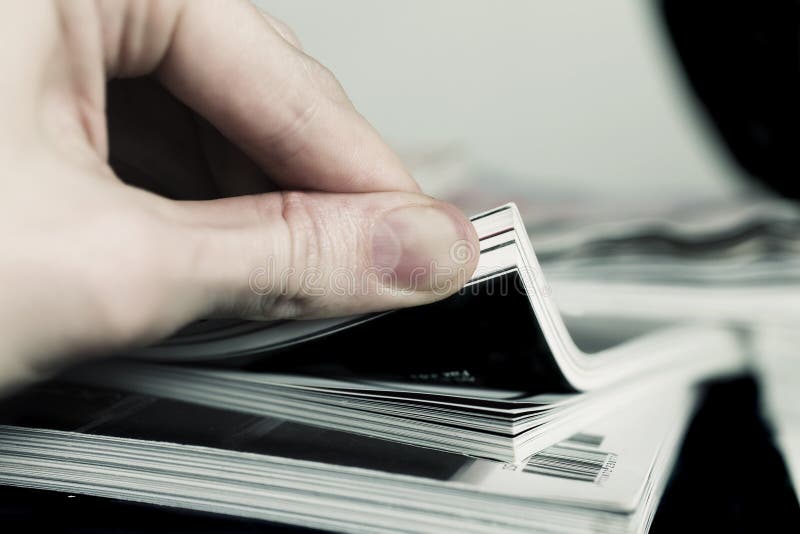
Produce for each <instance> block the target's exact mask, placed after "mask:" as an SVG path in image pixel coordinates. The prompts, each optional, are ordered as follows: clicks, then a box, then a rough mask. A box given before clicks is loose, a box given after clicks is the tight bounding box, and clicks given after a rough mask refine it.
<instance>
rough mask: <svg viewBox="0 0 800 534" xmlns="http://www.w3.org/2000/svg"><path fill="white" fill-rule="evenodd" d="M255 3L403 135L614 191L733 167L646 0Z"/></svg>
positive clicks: (707, 185)
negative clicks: (287, 27)
mask: <svg viewBox="0 0 800 534" xmlns="http://www.w3.org/2000/svg"><path fill="white" fill-rule="evenodd" d="M256 4H258V5H259V6H260V7H262V8H263V9H265V10H266V11H268V12H270V13H271V14H272V15H274V16H276V17H278V18H279V19H281V20H283V21H284V22H286V23H287V24H289V25H290V26H291V27H292V28H293V29H294V30H295V32H296V33H297V35H298V36H299V38H300V40H301V41H302V43H303V46H304V48H305V49H306V51H307V52H308V53H309V54H311V55H313V56H314V57H316V58H317V59H319V60H320V61H321V62H322V63H324V64H325V65H327V66H328V67H329V68H330V69H331V70H333V71H334V73H335V74H336V75H337V77H338V78H339V80H340V82H341V83H342V84H343V85H344V87H345V89H346V90H347V91H348V93H349V95H350V96H351V98H352V100H353V102H354V103H355V105H356V107H357V108H358V109H359V110H360V111H361V112H362V114H363V115H365V116H366V117H367V119H368V120H370V122H372V123H373V124H374V125H375V127H376V128H377V129H378V130H379V131H380V132H381V133H382V134H383V135H384V137H385V138H386V139H387V141H389V142H390V144H392V145H393V146H394V147H395V148H397V149H399V150H401V151H408V150H410V151H414V150H420V149H429V148H433V149H436V148H441V147H456V149H458V150H459V151H460V153H462V154H466V155H468V157H469V158H470V161H471V164H472V165H474V166H477V167H479V168H480V169H482V172H484V173H486V175H487V176H491V175H493V174H494V175H498V176H501V175H502V176H504V177H506V178H510V179H512V180H517V181H519V180H523V181H525V183H526V184H528V183H530V184H533V187H536V188H544V189H548V188H558V189H566V190H580V191H582V192H583V193H588V194H590V195H596V196H597V197H598V198H608V199H620V198H621V197H628V198H629V199H630V197H634V198H635V197H638V196H649V197H651V198H652V197H653V196H654V195H659V196H661V197H662V198H670V197H671V196H678V197H685V196H689V197H695V196H708V195H712V196H716V195H723V194H725V193H726V192H730V191H731V189H732V188H734V187H735V185H736V184H737V183H738V182H737V180H736V178H737V177H738V171H737V170H736V169H735V167H734V166H733V165H732V163H731V162H730V161H729V159H728V158H727V155H726V154H725V153H724V152H723V151H722V150H721V148H720V146H719V145H718V143H717V141H716V138H715V136H712V135H709V132H710V129H709V128H708V127H707V124H706V123H705V120H704V118H703V117H702V115H701V114H698V113H696V106H695V104H694V101H693V99H692V98H691V96H690V95H689V93H688V91H687V89H686V87H685V85H684V83H683V80H682V78H681V74H680V71H679V70H678V68H677V65H676V63H675V58H674V57H673V56H672V51H671V49H670V47H669V43H668V42H667V41H666V36H665V35H664V33H663V31H662V28H661V27H660V23H659V20H658V18H657V14H656V12H655V11H654V9H653V6H652V5H651V4H650V3H649V2H641V1H634V0H603V1H602V2H600V1H592V0H550V1H538V0H503V1H494V2H490V1H484V0H467V1H457V0H428V1H425V0H404V1H402V2H399V1H398V2H387V1H371V0H337V1H324V0H261V1H257V2H256ZM739 178H740V177H739Z"/></svg>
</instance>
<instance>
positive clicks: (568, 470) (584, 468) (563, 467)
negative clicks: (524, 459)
mask: <svg viewBox="0 0 800 534" xmlns="http://www.w3.org/2000/svg"><path fill="white" fill-rule="evenodd" d="M616 458H617V455H616V454H613V453H609V452H603V451H591V450H586V449H578V448H575V447H569V446H565V445H553V446H552V447H549V448H547V449H545V450H543V451H542V452H540V453H538V454H535V455H533V456H532V457H531V459H530V460H528V463H527V464H526V465H525V467H524V468H523V472H525V473H536V474H537V475H547V476H552V477H558V478H568V479H572V480H584V481H586V482H595V481H597V480H598V479H599V478H601V476H602V475H604V474H608V473H609V472H610V471H611V469H612V468H613V467H614V464H615V463H616Z"/></svg>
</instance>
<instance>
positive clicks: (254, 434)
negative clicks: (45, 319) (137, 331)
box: [0, 205, 743, 532]
mask: <svg viewBox="0 0 800 534" xmlns="http://www.w3.org/2000/svg"><path fill="white" fill-rule="evenodd" d="M473 224H474V225H475V228H476V230H477V231H478V235H479V236H480V243H481V251H480V261H479V266H478V269H477V271H476V272H475V274H474V275H473V278H472V279H471V280H470V281H469V283H468V284H467V285H466V287H465V288H464V289H462V290H461V291H460V292H458V293H457V294H455V295H453V296H452V297H449V298H448V299H445V300H444V301H441V302H439V303H436V304H431V305H427V306H422V307H417V308H412V309H405V310H397V311H393V312H388V313H380V314H373V315H367V316H358V317H346V318H341V319H331V320H324V321H313V322H273V323H253V322H235V321H227V322H219V321H205V322H202V323H199V324H196V325H192V326H191V327H190V328H187V329H186V330H185V331H183V332H181V333H179V334H178V335H177V336H175V337H173V338H171V339H170V340H168V341H167V342H165V343H162V344H160V345H158V346H153V347H150V348H147V349H144V350H141V351H139V352H137V353H135V354H131V355H130V357H129V358H126V359H119V358H117V359H114V360H107V361H104V362H99V363H93V364H90V365H85V366H83V367H81V368H76V369H72V370H70V371H68V372H67V373H65V374H64V375H62V376H60V377H58V378H56V379H54V380H52V381H50V382H48V383H44V384H38V385H36V386H33V387H31V388H28V389H26V390H24V391H21V392H19V393H18V394H16V395H15V396H12V397H10V398H7V399H5V400H4V402H3V403H2V404H0V483H2V484H6V485H14V486H22V487H29V488H37V489H45V490H54V491H63V492H70V493H78V494H87V495H95V496H102V497H111V498H117V499H128V500H132V501H137V502H143V503H151V504H154V505H165V506H173V507H181V508H188V509H194V510H201V511H206V512H215V513H220V514H229V515H236V516H242V517H251V518H261V519H265V520H270V521H276V522H283V523H288V524H293V525H300V526H307V527H314V528H322V529H329V530H334V531H349V532H367V531H368V532H375V531H387V532H388V531H406V532H453V531H454V530H460V531H464V532H506V531H507V532H534V531H544V532H644V531H646V530H647V529H648V527H649V525H650V521H651V520H652V517H653V514H654V512H655V510H656V507H657V505H658V502H659V499H660V496H661V494H662V492H663V490H664V487H665V484H666V482H667V480H668V478H669V475H670V472H671V468H672V464H673V462H674V460H675V457H676V454H677V451H678V449H679V446H680V443H681V439H682V436H683V432H684V429H685V428H686V426H687V423H688V421H689V420H690V417H691V415H692V411H693V409H694V407H695V404H696V401H697V388H698V385H699V384H701V383H702V382H703V381H704V380H706V379H708V378H709V377H717V376H719V375H722V374H729V373H734V372H737V371H738V370H740V369H741V366H742V364H743V358H742V354H741V349H740V343H739V340H738V339H737V335H736V333H735V332H733V331H730V330H729V329H726V328H725V327H723V326H719V325H713V324H697V323H695V324H691V325H686V324H680V323H679V322H666V321H655V320H652V319H648V320H634V319H631V318H626V319H625V320H623V321H618V322H616V323H615V322H613V321H609V320H607V319H603V320H594V319H592V318H591V317H566V316H562V314H561V313H560V312H559V310H558V309H557V308H556V306H555V305H554V302H553V299H552V297H551V290H550V288H549V286H548V285H547V283H546V281H545V279H544V276H543V274H542V272H541V270H540V268H539V264H538V262H537V259H536V256H535V255H534V252H533V248H532V246H531V243H530V241H529V239H528V236H527V234H526V231H525V228H524V226H523V224H522V221H521V218H520V216H519V213H518V212H517V210H516V208H515V207H514V205H507V206H503V207H500V208H497V209H495V210H492V211H489V212H486V213H483V214H480V215H478V216H476V217H474V218H473Z"/></svg>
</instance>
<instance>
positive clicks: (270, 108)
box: [103, 0, 418, 192]
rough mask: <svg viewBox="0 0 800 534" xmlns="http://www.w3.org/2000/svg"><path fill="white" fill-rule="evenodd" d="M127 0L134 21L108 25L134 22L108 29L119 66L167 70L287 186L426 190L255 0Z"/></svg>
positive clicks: (121, 69) (186, 96)
mask: <svg viewBox="0 0 800 534" xmlns="http://www.w3.org/2000/svg"><path fill="white" fill-rule="evenodd" d="M127 5H129V6H131V5H133V6H135V8H134V7H130V8H129V9H128V12H127V13H126V14H125V17H126V18H125V21H126V23H125V24H124V25H120V24H117V25H116V26H115V25H113V24H109V25H108V27H109V28H112V30H113V29H114V28H117V27H122V28H123V29H124V31H122V30H116V31H112V30H109V31H108V32H107V34H108V35H106V48H107V50H108V53H107V56H108V60H107V68H108V70H109V72H110V73H112V74H117V75H120V76H136V75H142V74H146V73H149V72H154V73H155V74H157V75H158V77H159V78H160V79H161V80H162V81H163V83H164V84H165V85H166V86H167V87H168V88H169V89H170V90H171V91H172V92H173V93H174V94H175V95H176V96H178V97H179V98H180V99H182V100H183V101H184V102H185V103H187V104H188V105H189V106H190V107H192V108H193V109H194V110H196V111H197V112H199V113H200V114H201V115H203V116H205V117H206V118H207V119H208V120H209V121H210V122H211V123H212V124H214V126H215V127H216V128H218V129H219V130H220V131H221V132H222V134H223V135H225V136H226V137H227V138H228V139H230V140H232V141H234V142H235V143H236V144H237V145H239V146H240V147H241V148H242V149H243V150H244V151H245V152H246V153H247V154H248V155H249V156H250V157H251V158H252V159H253V160H254V161H255V162H256V163H257V164H258V165H259V166H260V167H261V168H262V169H263V170H264V171H265V172H266V173H267V174H268V175H269V176H270V177H271V178H272V179H273V180H274V181H275V182H276V183H277V184H278V185H279V186H281V187H282V188H284V189H306V190H322V191H331V192H369V191H395V190H402V191H411V192H414V191H418V186H417V185H416V183H415V182H414V180H413V179H412V178H411V177H410V176H409V174H408V172H407V171H406V170H405V169H404V167H403V165H402V164H401V162H400V161H399V159H398V157H397V156H396V155H395V154H394V153H393V152H392V150H391V149H389V147H388V146H387V145H386V144H385V143H384V142H383V141H382V140H381V138H380V137H379V136H378V135H377V133H376V132H375V131H374V130H373V129H372V127H371V126H370V125H369V124H368V123H367V122H366V121H365V120H364V118H363V117H361V116H360V115H359V114H358V113H357V112H356V111H355V109H354V108H353V106H352V104H351V103H350V101H349V100H348V98H347V96H346V95H345V93H344V91H343V90H342V87H341V86H340V85H339V83H338V82H337V81H336V79H335V78H334V77H333V75H332V74H331V73H330V72H329V71H328V70H327V69H325V68H324V67H323V66H321V65H320V64H319V63H317V62H316V61H315V60H313V59H312V58H310V57H309V56H307V55H305V54H303V53H302V52H301V51H299V50H298V49H297V48H295V47H294V46H291V45H290V44H289V43H288V42H287V41H286V40H285V39H284V38H283V37H281V35H280V34H279V33H278V32H277V31H276V30H275V29H274V27H273V26H272V25H271V24H270V23H268V22H267V21H266V20H265V19H264V17H262V16H261V15H259V13H258V11H257V10H256V9H255V8H254V7H253V6H252V5H251V4H250V3H249V2H245V1H236V2H213V1H210V0H202V1H192V2H189V1H183V2H174V3H162V2H157V3H153V4H151V3H146V4H145V3H142V2H131V3H130V4H127ZM103 6H104V11H105V12H106V15H105V16H107V17H112V18H114V17H119V16H120V15H119V14H118V12H119V10H120V8H119V7H118V6H119V3H117V2H107V3H104V4H103ZM147 6H155V7H149V8H148V7H147Z"/></svg>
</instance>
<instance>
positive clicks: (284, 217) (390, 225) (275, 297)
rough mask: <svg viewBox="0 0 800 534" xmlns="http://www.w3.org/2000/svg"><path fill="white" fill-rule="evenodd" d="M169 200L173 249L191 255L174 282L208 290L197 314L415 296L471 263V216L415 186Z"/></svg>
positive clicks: (266, 312) (444, 291)
mask: <svg viewBox="0 0 800 534" xmlns="http://www.w3.org/2000/svg"><path fill="white" fill-rule="evenodd" d="M176 207H177V213H178V214H179V219H180V226H181V227H182V228H184V237H183V238H182V239H181V241H182V242H184V245H183V246H182V248H181V249H180V250H176V253H178V254H181V255H183V256H185V257H187V258H191V267H187V268H186V269H185V273H192V274H191V276H190V277H188V278H184V279H183V280H181V282H180V283H181V285H182V286H183V289H181V291H186V290H188V289H186V287H185V286H184V284H185V283H186V282H187V281H189V282H190V286H191V287H192V288H194V289H193V290H192V291H193V294H195V295H196V294H203V295H207V300H206V302H205V303H204V305H203V307H202V309H201V310H198V313H200V314H203V313H214V314H218V315H219V314H222V315H235V316H245V317H250V318H259V319H275V318H298V317H299V318H309V317H325V316H333V315H349V314H356V313H363V312H368V311H375V310H384V309H389V308H397V307H404V306H412V305H418V304H423V303H427V302H432V301H434V300H438V299H440V298H443V297H446V296H447V295H450V294H452V293H453V292H455V291H456V290H458V288H460V287H461V286H462V285H463V284H464V282H466V280H468V279H469V277H470V276H471V275H472V272H473V270H474V269H475V265H476V263H477V250H478V247H477V237H476V235H475V230H474V228H473V227H472V224H471V223H470V222H469V221H468V220H467V219H466V218H465V217H464V216H463V215H462V214H461V213H460V212H459V211H458V210H457V209H456V208H454V207H453V206H451V205H449V204H445V203H442V202H439V201H436V200H433V199H431V198H429V197H426V196H423V195H419V194H410V193H362V194H336V193H298V192H291V193H286V192H284V193H267V194H262V195H253V196H247V197H235V198H227V199H220V200H212V201H202V202H183V203H178V204H176ZM433 228H435V229H436V231H435V232H434V231H431V229H433ZM465 249H466V250H471V251H472V252H473V254H469V255H464V254H463V251H464V250H465ZM454 251H457V252H458V253H457V254H456V253H455V252H454ZM176 298H180V296H179V295H176Z"/></svg>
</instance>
